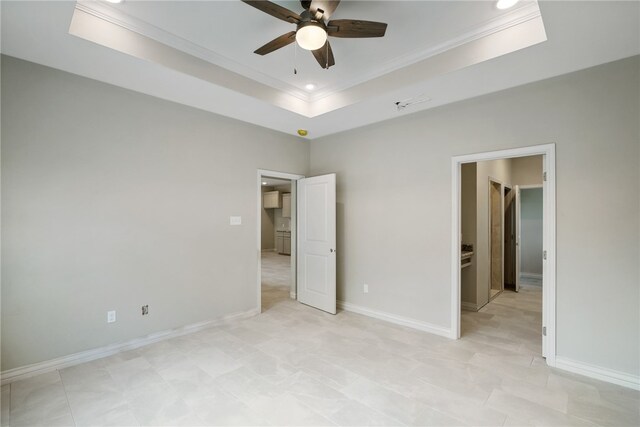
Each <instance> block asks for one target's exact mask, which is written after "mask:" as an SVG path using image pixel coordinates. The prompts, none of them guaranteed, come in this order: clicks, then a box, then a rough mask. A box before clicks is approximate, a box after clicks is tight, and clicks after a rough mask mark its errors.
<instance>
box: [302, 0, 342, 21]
mask: <svg viewBox="0 0 640 427" xmlns="http://www.w3.org/2000/svg"><path fill="white" fill-rule="evenodd" d="M339 4H340V0H312V1H311V5H310V6H309V12H311V13H312V14H315V13H316V11H317V10H318V9H321V10H322V11H323V12H324V13H323V15H322V17H323V19H329V18H330V17H331V15H333V12H335V11H336V8H337V7H338V5H339Z"/></svg>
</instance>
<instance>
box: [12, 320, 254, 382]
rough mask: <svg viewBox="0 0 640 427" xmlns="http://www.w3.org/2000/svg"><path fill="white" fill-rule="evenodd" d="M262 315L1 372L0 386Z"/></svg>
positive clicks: (202, 325)
mask: <svg viewBox="0 0 640 427" xmlns="http://www.w3.org/2000/svg"><path fill="white" fill-rule="evenodd" d="M258 314H260V311H259V310H256V309H255V308H252V309H250V310H246V311H240V312H237V313H232V314H227V315H225V316H221V317H219V318H216V319H212V320H207V321H204V322H198V323H193V324H191V325H187V326H182V327H180V328H174V329H167V330H165V331H161V332H154V333H152V334H149V335H146V336H144V337H139V338H134V339H131V340H128V341H124V342H121V343H116V344H110V345H106V346H104V347H98V348H94V349H92V350H86V351H81V352H79V353H74V354H70V355H68V356H63V357H58V358H56V359H51V360H46V361H44V362H38V363H33V364H31V365H26V366H21V367H18V368H13V369H8V370H6V371H2V373H0V378H1V379H2V380H1V384H2V385H5V384H9V383H12V382H14V381H19V380H23V379H26V378H29V377H33V376H34V375H39V374H44V373H46V372H51V371H55V370H57V369H62V368H67V367H69V366H74V365H79V364H81V363H86V362H90V361H92V360H96V359H101V358H103V357H107V356H111V355H114V354H116V353H120V352H123V351H127V350H133V349H135V348H139V347H142V346H145V345H149V344H153V343H156V342H159V341H164V340H167V339H170V338H175V337H179V336H182V335H187V334H191V333H194V332H198V331H201V330H203V329H208V328H212V327H214V326H219V325H222V324H225V323H229V322H233V321H236V320H242V319H247V318H249V317H253V316H256V315H258Z"/></svg>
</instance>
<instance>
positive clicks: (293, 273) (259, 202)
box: [256, 169, 304, 313]
mask: <svg viewBox="0 0 640 427" xmlns="http://www.w3.org/2000/svg"><path fill="white" fill-rule="evenodd" d="M263 176H266V177H269V178H281V179H288V180H291V218H290V223H291V224H292V225H293V226H292V227H291V241H292V242H295V241H297V240H296V236H297V233H298V226H297V219H298V218H297V209H296V200H297V185H295V181H297V180H299V179H302V178H304V175H297V174H293V173H287V172H278V171H272V170H267V169H258V181H257V186H258V190H257V191H258V198H257V203H256V212H257V215H256V230H257V238H256V245H257V249H258V250H257V252H256V253H257V255H258V256H257V258H258V272H257V276H258V278H257V294H258V295H257V299H256V301H257V305H256V309H257V310H258V313H260V312H262V177H263ZM297 253H298V248H297V247H296V245H291V286H290V289H289V291H290V292H292V293H293V289H295V288H296V260H297ZM294 295H295V293H294Z"/></svg>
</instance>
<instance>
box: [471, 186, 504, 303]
mask: <svg viewBox="0 0 640 427" xmlns="http://www.w3.org/2000/svg"><path fill="white" fill-rule="evenodd" d="M492 183H496V184H499V185H500V212H503V216H502V218H501V219H500V241H501V242H502V248H501V249H502V255H501V257H500V269H501V273H500V282H501V283H500V292H499V293H498V294H497V295H496V297H497V296H498V295H500V294H501V293H502V292H503V291H504V189H505V186H506V185H505V183H504V182H503V181H501V180H499V179H497V178H494V177H492V176H491V175H489V185H488V186H487V190H488V195H489V197H488V200H489V203H488V208H489V214H488V215H487V218H489V235H488V236H487V241H488V243H489V289H487V291H488V294H489V295H487V304H489V303H490V302H491V300H492V299H493V298H495V297H493V298H492V297H491V290H492V289H493V282H492V281H493V277H492V276H491V268H492V265H493V259H492V256H493V245H492V244H491V239H492V238H493V236H492V233H493V231H492V229H491V220H492V219H493V214H492V212H491V208H492V206H491V203H492V202H491V185H492ZM476 232H477V230H476ZM476 259H477V258H476Z"/></svg>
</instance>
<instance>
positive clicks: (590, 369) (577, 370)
mask: <svg viewBox="0 0 640 427" xmlns="http://www.w3.org/2000/svg"><path fill="white" fill-rule="evenodd" d="M555 367H556V368H558V369H562V370H564V371H569V372H573V373H574V374H580V375H584V376H585V377H589V378H595V379H597V380H600V381H606V382H608V383H612V384H617V385H621V386H623V387H627V388H631V389H634V390H640V376H638V375H633V374H628V373H626V372H620V371H614V370H613V369H608V368H601V367H599V366H594V365H590V364H588V363H584V362H578V361H575V360H571V359H567V358H564V357H561V356H556V363H555Z"/></svg>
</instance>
